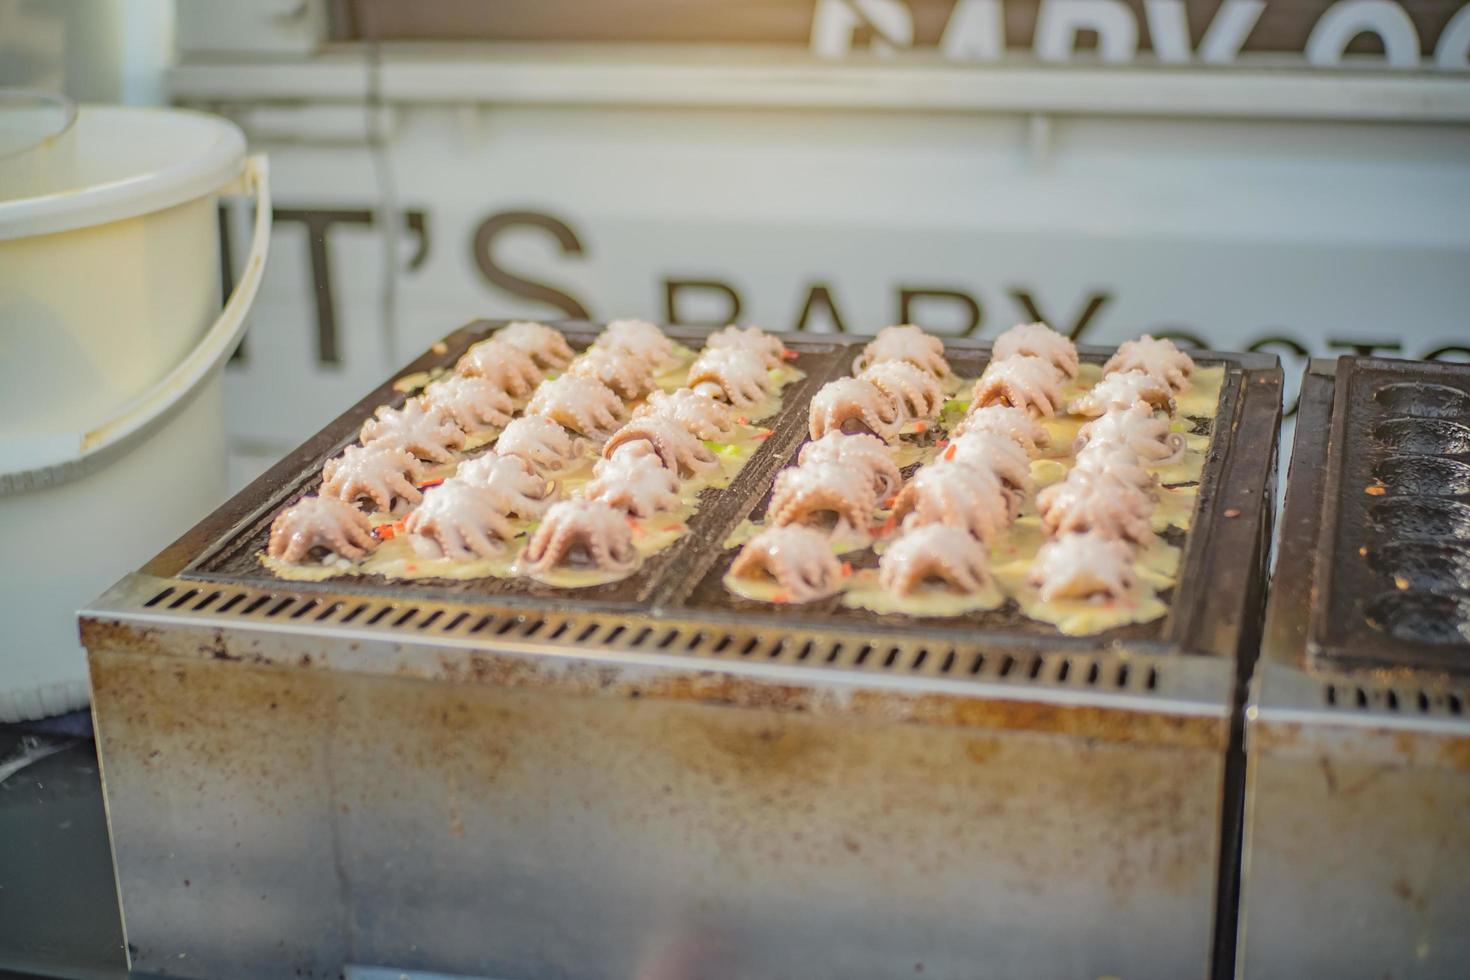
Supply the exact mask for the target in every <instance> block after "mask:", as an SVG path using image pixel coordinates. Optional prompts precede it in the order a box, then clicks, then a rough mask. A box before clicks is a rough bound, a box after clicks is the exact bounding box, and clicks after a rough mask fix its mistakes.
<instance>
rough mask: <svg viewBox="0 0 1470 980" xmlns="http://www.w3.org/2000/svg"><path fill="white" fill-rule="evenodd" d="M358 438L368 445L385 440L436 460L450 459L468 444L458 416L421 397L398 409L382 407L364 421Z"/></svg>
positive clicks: (420, 456)
mask: <svg viewBox="0 0 1470 980" xmlns="http://www.w3.org/2000/svg"><path fill="white" fill-rule="evenodd" d="M358 438H359V440H360V441H361V442H362V444H363V445H364V446H366V445H369V444H370V443H378V442H382V443H386V444H387V445H389V446H396V447H398V448H399V449H406V450H408V451H409V452H411V453H413V454H414V455H415V456H417V457H419V458H420V459H428V460H432V461H434V462H436V463H447V462H449V461H450V460H452V459H453V458H454V453H455V451H456V450H458V449H463V448H464V444H465V434H464V430H463V429H461V428H460V427H459V426H458V425H456V424H455V422H454V419H452V418H450V417H449V415H448V414H447V413H446V412H445V411H444V410H443V409H442V408H431V407H429V406H426V405H425V404H424V402H423V401H422V400H421V399H418V398H410V399H409V400H408V401H407V402H405V403H404V405H403V407H402V408H398V409H395V408H389V407H388V406H386V405H384V406H381V407H379V408H378V411H377V414H376V415H375V416H374V417H373V418H370V419H368V420H367V421H366V422H364V423H363V424H362V431H361V432H360V433H359V434H358Z"/></svg>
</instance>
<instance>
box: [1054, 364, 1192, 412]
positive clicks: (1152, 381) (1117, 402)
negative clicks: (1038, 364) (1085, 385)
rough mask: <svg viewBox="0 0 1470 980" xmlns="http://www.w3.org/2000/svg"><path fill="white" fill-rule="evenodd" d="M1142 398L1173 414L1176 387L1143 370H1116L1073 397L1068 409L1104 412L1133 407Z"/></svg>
mask: <svg viewBox="0 0 1470 980" xmlns="http://www.w3.org/2000/svg"><path fill="white" fill-rule="evenodd" d="M1139 402H1142V403H1144V404H1145V405H1148V406H1149V407H1150V408H1161V409H1163V410H1164V411H1166V412H1168V413H1169V414H1170V415H1173V414H1174V394H1173V390H1172V389H1171V388H1170V387H1169V386H1168V385H1167V384H1165V383H1164V382H1162V381H1159V380H1158V379H1156V378H1151V377H1149V376H1148V375H1147V374H1144V373H1143V372H1142V371H1114V372H1113V373H1112V374H1109V375H1106V376H1105V377H1104V378H1103V379H1102V380H1101V381H1099V382H1098V383H1097V384H1095V385H1093V386H1092V389H1091V390H1090V391H1088V392H1086V393H1085V394H1083V395H1082V396H1081V397H1079V398H1074V399H1073V400H1072V404H1070V405H1068V406H1067V410H1068V411H1069V412H1071V413H1072V414H1073V415H1093V416H1096V415H1102V414H1103V413H1104V412H1107V411H1109V410H1110V409H1114V408H1132V407H1133V406H1134V405H1137V404H1138V403H1139Z"/></svg>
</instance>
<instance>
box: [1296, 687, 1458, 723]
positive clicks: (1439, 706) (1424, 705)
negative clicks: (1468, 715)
mask: <svg viewBox="0 0 1470 980" xmlns="http://www.w3.org/2000/svg"><path fill="white" fill-rule="evenodd" d="M1322 700H1323V703H1325V704H1326V705H1327V707H1329V708H1337V709H1339V710H1344V711H1380V712H1387V713H1390V714H1420V715H1427V716H1431V717H1432V716H1435V715H1452V716H1456V717H1458V716H1459V715H1460V714H1462V713H1463V711H1464V701H1463V700H1462V698H1461V696H1460V695H1459V694H1457V693H1455V692H1453V691H1445V692H1443V693H1440V692H1436V691H1427V690H1423V689H1419V690H1413V691H1404V690H1402V689H1399V688H1392V687H1388V688H1368V687H1363V686H1360V685H1357V684H1346V685H1344V684H1339V683H1328V684H1324V685H1323V686H1322Z"/></svg>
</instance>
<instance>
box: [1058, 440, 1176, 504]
mask: <svg viewBox="0 0 1470 980" xmlns="http://www.w3.org/2000/svg"><path fill="white" fill-rule="evenodd" d="M1072 472H1073V473H1091V474H1094V475H1097V476H1102V477H1106V478H1108V479H1113V480H1118V481H1119V482H1121V483H1126V484H1128V485H1129V486H1130V487H1136V488H1138V489H1139V490H1141V491H1143V492H1144V493H1147V494H1149V495H1150V496H1151V495H1152V494H1153V489H1154V484H1155V482H1156V481H1155V480H1154V475H1153V474H1152V473H1150V472H1149V471H1148V470H1146V469H1144V466H1143V460H1141V459H1139V458H1138V454H1137V453H1135V452H1134V451H1133V450H1132V449H1129V448H1128V447H1127V446H1124V445H1120V444H1118V443H1113V442H1090V443H1088V444H1087V445H1086V446H1083V447H1082V449H1080V450H1079V451H1078V453H1077V463H1076V465H1075V466H1073V467H1072Z"/></svg>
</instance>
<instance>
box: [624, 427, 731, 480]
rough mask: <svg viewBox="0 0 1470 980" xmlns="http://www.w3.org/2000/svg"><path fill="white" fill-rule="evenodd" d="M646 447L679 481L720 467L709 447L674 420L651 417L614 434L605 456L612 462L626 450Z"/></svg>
mask: <svg viewBox="0 0 1470 980" xmlns="http://www.w3.org/2000/svg"><path fill="white" fill-rule="evenodd" d="M638 443H645V444H647V445H649V446H651V447H652V448H653V451H654V453H655V454H657V457H658V461H659V462H660V463H662V464H663V466H664V468H665V469H667V470H669V471H670V472H672V473H673V474H674V475H675V476H678V477H681V478H682V477H690V476H693V475H695V474H696V473H703V472H706V471H708V470H712V469H714V468H715V467H716V466H718V465H719V460H718V459H716V458H715V454H714V453H712V452H710V450H709V447H707V446H706V445H705V444H704V443H702V442H700V441H699V440H698V439H696V438H694V437H693V436H692V435H690V434H689V430H688V429H685V428H684V427H683V426H682V425H680V424H679V423H678V422H675V421H674V420H673V419H665V418H659V417H658V416H656V415H655V416H648V417H645V418H641V419H636V420H634V421H632V422H629V423H628V424H627V425H625V426H623V427H622V428H621V429H619V430H618V431H617V432H615V433H613V436H612V438H611V439H609V440H608V441H607V445H605V446H603V447H602V455H603V457H604V458H606V459H610V458H611V457H612V456H613V455H614V454H615V453H618V452H620V451H623V449H624V448H625V447H628V446H632V445H636V444H638Z"/></svg>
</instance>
